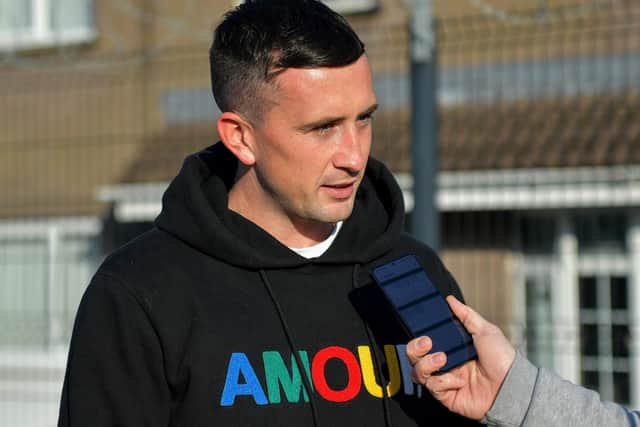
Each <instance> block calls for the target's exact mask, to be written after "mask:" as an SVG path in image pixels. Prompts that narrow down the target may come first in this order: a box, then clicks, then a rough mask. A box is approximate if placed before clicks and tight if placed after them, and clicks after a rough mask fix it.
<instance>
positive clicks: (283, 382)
mask: <svg viewBox="0 0 640 427" xmlns="http://www.w3.org/2000/svg"><path fill="white" fill-rule="evenodd" d="M299 354H300V359H301V360H302V364H303V365H304V370H305V371H306V374H307V378H311V375H309V372H310V371H309V358H308V357H307V352H306V351H300V352H299ZM262 358H263V360H264V370H265V374H266V380H267V394H268V395H269V402H270V403H280V402H281V393H280V386H282V391H284V394H285V396H286V398H287V401H288V402H290V403H298V402H299V401H300V394H301V393H302V395H303V396H304V401H305V402H308V401H309V396H308V395H307V391H306V390H305V388H304V386H303V382H302V377H301V375H300V369H298V364H297V363H296V360H295V357H294V356H293V354H292V355H291V370H289V369H287V367H286V365H285V363H284V360H282V356H281V355H280V353H279V352H277V351H265V352H264V353H262Z"/></svg>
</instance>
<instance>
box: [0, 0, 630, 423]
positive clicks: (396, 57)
mask: <svg viewBox="0 0 640 427" xmlns="http://www.w3.org/2000/svg"><path fill="white" fill-rule="evenodd" d="M424 1H425V2H428V3H429V4H430V6H431V9H430V11H429V13H430V14H432V16H433V19H434V21H433V23H434V26H433V34H432V35H433V36H434V38H433V39H432V40H435V45H434V47H435V53H436V54H435V56H434V57H433V58H432V59H431V61H432V64H433V66H434V69H435V71H436V73H435V76H436V78H435V86H434V89H435V90H434V91H432V92H433V99H434V101H435V103H436V105H437V113H436V115H435V116H434V117H433V120H434V123H435V124H436V125H437V126H435V127H434V130H436V132H434V133H433V136H434V137H435V140H436V141H437V149H436V150H434V153H436V154H434V155H433V156H432V158H430V159H428V160H429V162H432V163H435V169H437V174H436V175H435V178H434V184H435V188H436V191H435V193H434V194H433V195H431V196H432V199H433V200H434V204H435V207H436V208H437V212H438V214H437V218H438V224H439V226H438V231H437V233H438V237H437V241H434V242H433V244H434V246H437V247H438V250H439V252H440V253H441V255H442V256H443V258H444V260H445V263H446V264H447V266H448V268H449V269H450V270H451V272H452V273H453V274H454V276H455V277H456V278H457V280H458V281H459V283H460V284H461V287H462V288H463V290H464V293H465V297H466V299H467V301H468V302H469V303H470V304H471V305H472V306H474V307H476V308H477V309H478V310H479V311H480V312H481V313H483V314H484V315H485V316H487V317H488V318H489V319H491V320H492V321H493V322H495V323H498V324H499V325H500V326H501V327H502V328H503V329H504V330H505V332H506V333H507V334H508V336H509V337H510V339H511V340H512V341H513V342H514V344H516V345H517V346H518V347H519V348H520V349H521V350H522V351H523V352H524V353H526V354H527V356H528V357H529V358H530V359H532V360H533V361H534V362H535V363H537V364H539V365H541V366H545V367H548V368H550V369H553V370H555V371H556V372H558V373H559V374H560V375H562V376H564V377H566V378H568V379H571V380H572V381H574V382H577V383H579V384H583V385H585V386H586V387H589V388H592V389H595V390H598V391H599V392H600V393H601V394H602V396H603V398H604V399H607V400H615V401H617V402H619V403H624V404H627V405H631V406H632V407H635V408H640V329H639V328H638V325H639V323H638V319H639V314H640V210H639V207H640V2H638V1H637V0H519V1H508V0H433V1H430V0H424ZM235 3H236V2H234V1H232V0H0V129H1V132H0V425H3V426H18V427H27V426H28V427H50V426H54V425H55V423H56V419H57V411H58V404H59V395H60V390H61V385H62V379H63V376H64V369H65V361H66V353H67V349H68V343H69V338H70V335H71V330H72V327H73V319H74V316H75V311H76V308H77V305H78V303H79V299H80V297H81V296H82V293H83V290H84V288H85V287H86V286H87V284H88V282H89V280H90V278H91V276H92V274H93V272H94V271H95V269H96V268H97V266H98V265H99V263H100V262H101V260H102V259H103V258H104V257H105V255H106V254H108V253H109V252H110V251H112V250H113V249H114V248H116V247H118V246H119V245H121V244H123V243H124V242H126V241H128V240H129V239H131V238H132V237H134V236H135V235H137V234H139V233H141V232H143V231H144V230H146V229H148V228H149V227H151V226H152V221H153V219H154V217H155V216H156V215H157V214H158V212H159V209H160V198H161V195H162V192H163V191H164V189H165V188H166V186H167V183H168V182H169V180H170V179H171V178H172V177H173V176H174V175H175V174H176V173H177V171H178V168H179V167H180V165H181V163H182V160H183V158H184V156H185V155H186V154H188V153H190V152H192V151H195V150H198V149H201V148H204V147H206V146H208V145H211V144H213V143H214V142H216V141H217V135H216V130H215V119H216V116H217V114H219V111H218V110H217V107H216V106H215V104H214V102H213V97H212V95H211V92H210V85H209V65H208V47H209V45H210V41H211V31H212V29H213V28H214V26H215V24H216V22H217V21H218V20H219V19H220V17H221V15H222V14H223V13H224V11H225V10H227V9H228V8H229V7H231V6H232V5H234V4H235ZM326 3H328V4H329V5H330V6H332V7H334V8H335V9H336V10H338V11H340V12H342V13H344V14H345V15H346V16H347V18H348V20H349V21H350V22H351V23H352V24H353V26H354V27H355V28H356V31H357V32H358V33H359V34H360V35H361V37H362V39H363V40H364V41H365V43H366V48H367V51H368V54H369V57H370V59H371V62H372V65H373V68H374V75H375V88H376V91H377V95H378V99H379V101H380V110H379V111H378V113H377V114H376V117H375V120H374V127H375V129H374V145H373V154H374V156H377V157H378V158H381V159H382V160H384V161H385V162H386V163H387V164H388V165H389V166H390V168H391V169H392V171H393V172H394V174H395V175H396V177H397V178H398V181H399V183H400V184H401V187H402V189H403V192H404V193H405V201H406V207H407V229H408V231H411V230H412V227H413V226H415V224H417V223H418V222H419V220H420V218H416V217H415V216H414V215H413V208H414V202H415V201H416V200H417V199H418V198H419V197H421V196H423V195H422V194H415V193H414V186H413V182H414V180H413V176H414V174H413V173H412V172H416V170H419V168H420V167H421V162H420V161H416V159H414V158H412V148H411V145H412V132H411V130H412V120H413V121H414V123H415V122H416V121H418V122H419V121H421V120H427V119H429V118H425V117H419V116H417V115H416V114H415V111H412V107H411V106H412V97H415V96H416V95H415V93H412V87H413V86H412V84H411V82H412V78H411V71H412V68H413V67H412V66H411V49H410V46H411V31H410V28H411V26H410V21H411V19H410V16H411V12H412V9H411V3H410V2H409V1H405V0H326ZM414 6H415V2H414ZM418 142H419V141H418ZM429 167H432V166H429ZM416 187H417V186H416ZM427 196H429V195H427Z"/></svg>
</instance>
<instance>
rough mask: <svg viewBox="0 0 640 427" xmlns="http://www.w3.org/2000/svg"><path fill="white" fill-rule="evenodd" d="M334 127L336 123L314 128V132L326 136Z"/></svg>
mask: <svg viewBox="0 0 640 427" xmlns="http://www.w3.org/2000/svg"><path fill="white" fill-rule="evenodd" d="M334 126H335V123H325V124H323V125H320V126H317V127H316V128H314V130H315V131H316V132H317V133H319V134H325V133H327V132H329V131H330V130H331V129H333V127H334Z"/></svg>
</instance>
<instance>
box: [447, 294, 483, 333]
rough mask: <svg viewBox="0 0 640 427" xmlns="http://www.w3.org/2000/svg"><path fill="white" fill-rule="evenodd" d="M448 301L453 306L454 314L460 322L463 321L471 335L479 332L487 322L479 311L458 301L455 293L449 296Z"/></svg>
mask: <svg viewBox="0 0 640 427" xmlns="http://www.w3.org/2000/svg"><path fill="white" fill-rule="evenodd" d="M447 303H448V304H449V307H451V311H453V314H455V316H456V317H457V318H458V319H459V320H460V322H462V324H463V325H464V327H465V329H466V330H467V331H468V332H469V333H470V334H471V335H476V334H477V333H479V332H480V331H481V330H482V328H483V326H484V325H485V324H486V323H487V321H486V320H485V319H484V317H482V316H480V314H478V312H476V311H475V310H473V309H472V308H471V307H469V306H467V305H464V304H463V303H461V302H460V301H458V299H457V298H456V297H454V296H453V295H449V296H447Z"/></svg>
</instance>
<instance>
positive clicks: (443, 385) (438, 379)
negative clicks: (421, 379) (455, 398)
mask: <svg viewBox="0 0 640 427" xmlns="http://www.w3.org/2000/svg"><path fill="white" fill-rule="evenodd" d="M465 383H466V381H465V379H464V378H463V377H461V376H460V375H456V374H453V373H448V374H442V375H433V376H430V377H429V378H428V379H427V380H426V381H425V386H426V387H427V388H428V389H429V391H430V392H431V394H434V395H435V396H436V397H438V396H437V395H442V394H444V393H447V392H450V391H453V390H459V389H461V388H462V387H464V385H465Z"/></svg>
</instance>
